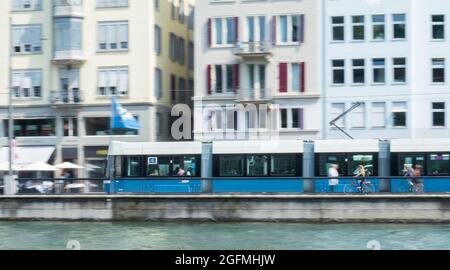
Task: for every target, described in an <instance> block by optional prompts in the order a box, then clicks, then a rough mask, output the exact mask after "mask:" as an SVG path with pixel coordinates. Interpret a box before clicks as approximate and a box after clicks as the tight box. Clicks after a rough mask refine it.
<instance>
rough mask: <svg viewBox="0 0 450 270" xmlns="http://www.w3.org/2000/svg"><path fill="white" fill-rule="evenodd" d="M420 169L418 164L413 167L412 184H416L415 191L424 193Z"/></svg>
mask: <svg viewBox="0 0 450 270" xmlns="http://www.w3.org/2000/svg"><path fill="white" fill-rule="evenodd" d="M422 169H423V168H422V166H420V165H416V166H415V167H414V185H415V186H416V192H417V193H424V185H423V180H422V178H420V177H421V176H422Z"/></svg>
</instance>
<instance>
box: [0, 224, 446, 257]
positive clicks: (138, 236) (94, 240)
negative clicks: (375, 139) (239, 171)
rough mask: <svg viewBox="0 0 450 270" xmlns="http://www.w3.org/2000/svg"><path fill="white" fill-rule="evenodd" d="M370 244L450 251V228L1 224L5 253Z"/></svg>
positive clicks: (360, 247) (353, 246)
mask: <svg viewBox="0 0 450 270" xmlns="http://www.w3.org/2000/svg"><path fill="white" fill-rule="evenodd" d="M68 243H69V245H68ZM368 245H369V246H370V248H371V249H378V248H379V249H402V250H404V249H406V250H414V249H446V250H450V224H448V225H420V224H408V225H405V224H293V223H182V222H180V223H144V222H124V223H110V222H0V249H2V250H4V249H20V250H22V249H31V250H47V249H50V250H64V249H67V248H68V247H70V249H83V250H97V249H100V250H111V249H114V250H115V249H119V250H123V249H125V250H129V249H132V250H141V249H145V250H152V249H157V250H160V249H163V250H173V249H181V250H186V249H188V250H190V249H194V250H204V249H213V250H224V249H232V250H255V249H262V250H276V249H287V250H298V249H300V250H329V249H339V250H348V249H352V250H353V249H357V250H364V249H367V248H368Z"/></svg>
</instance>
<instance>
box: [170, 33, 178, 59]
mask: <svg viewBox="0 0 450 270" xmlns="http://www.w3.org/2000/svg"><path fill="white" fill-rule="evenodd" d="M177 42H178V38H177V36H175V34H173V33H170V34H169V46H170V55H169V57H170V60H171V61H172V62H175V61H177Z"/></svg>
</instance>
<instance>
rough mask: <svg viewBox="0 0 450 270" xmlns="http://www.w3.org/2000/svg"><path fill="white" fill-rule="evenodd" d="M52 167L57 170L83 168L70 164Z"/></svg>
mask: <svg viewBox="0 0 450 270" xmlns="http://www.w3.org/2000/svg"><path fill="white" fill-rule="evenodd" d="M54 167H55V168H57V169H83V168H84V167H81V166H79V165H77V164H74V163H71V162H64V163H61V164H58V165H56V166H54Z"/></svg>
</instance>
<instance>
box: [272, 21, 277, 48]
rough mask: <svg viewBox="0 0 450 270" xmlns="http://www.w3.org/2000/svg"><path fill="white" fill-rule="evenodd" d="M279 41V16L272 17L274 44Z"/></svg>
mask: <svg viewBox="0 0 450 270" xmlns="http://www.w3.org/2000/svg"><path fill="white" fill-rule="evenodd" d="M276 43H277V17H276V16H273V17H272V44H273V45H275V44H276Z"/></svg>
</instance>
